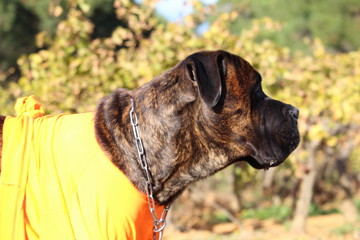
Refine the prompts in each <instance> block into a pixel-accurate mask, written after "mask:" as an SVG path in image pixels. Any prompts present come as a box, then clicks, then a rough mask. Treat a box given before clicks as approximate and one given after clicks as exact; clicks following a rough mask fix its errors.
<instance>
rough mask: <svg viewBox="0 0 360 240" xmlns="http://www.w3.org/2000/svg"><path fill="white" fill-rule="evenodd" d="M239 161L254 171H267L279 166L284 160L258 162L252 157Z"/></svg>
mask: <svg viewBox="0 0 360 240" xmlns="http://www.w3.org/2000/svg"><path fill="white" fill-rule="evenodd" d="M240 161H246V162H247V163H249V164H250V165H251V166H252V167H253V168H255V169H265V170H268V169H269V168H270V167H276V166H278V165H280V164H281V163H282V162H283V161H284V160H280V161H278V160H271V161H261V162H260V161H258V160H256V159H255V158H254V157H252V156H248V157H244V158H242V159H241V160H240Z"/></svg>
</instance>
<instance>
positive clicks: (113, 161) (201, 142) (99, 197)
mask: <svg viewBox="0 0 360 240" xmlns="http://www.w3.org/2000/svg"><path fill="white" fill-rule="evenodd" d="M261 81H262V78H261V75H260V74H259V73H258V72H257V71H256V70H255V69H254V68H253V67H252V66H251V65H250V64H249V63H248V62H247V61H245V60H244V59H242V58H241V57H239V56H236V55H233V54H231V53H228V52H226V51H222V50H219V51H202V52H197V53H194V54H192V55H190V56H188V57H187V58H186V59H184V60H183V61H181V62H180V63H178V64H177V65H176V66H175V67H173V68H172V69H170V70H168V71H166V72H164V73H163V74H161V75H159V76H157V77H155V78H154V79H153V80H152V81H150V82H148V83H146V84H144V85H143V86H141V87H139V88H137V89H135V90H132V91H131V90H126V89H118V90H116V91H114V92H113V93H112V94H110V95H108V96H106V97H104V98H103V99H101V100H100V102H99V104H98V107H97V109H96V111H95V112H94V113H87V114H85V115H83V114H75V115H60V117H59V116H53V117H50V121H53V122H55V123H50V124H49V126H48V125H46V126H45V127H44V128H50V125H56V124H57V121H61V122H62V123H63V125H64V126H62V125H61V126H60V127H57V130H56V132H54V133H52V134H51V137H49V136H48V135H49V134H47V135H46V136H47V137H42V140H45V141H47V142H46V143H45V142H44V141H41V140H36V144H35V143H34V144H33V145H39V147H41V148H42V151H40V152H46V151H50V148H51V149H53V148H54V149H55V148H58V149H55V150H56V151H55V150H54V151H55V152H54V153H49V154H48V155H49V158H50V155H51V157H52V156H54V157H57V158H59V159H60V160H61V161H62V162H63V163H61V164H59V163H44V164H43V165H46V166H48V165H49V166H50V167H49V168H51V169H55V172H52V173H41V171H42V170H41V169H40V170H39V169H38V170H31V171H30V170H28V172H26V171H25V170H21V174H23V172H25V175H26V176H28V175H29V176H28V180H22V181H24V182H25V183H24V184H25V187H24V186H22V187H23V193H22V194H21V196H20V197H19V194H18V193H17V195H16V197H15V199H17V201H20V203H18V205H17V206H16V207H13V208H14V210H13V212H16V213H17V215H16V214H15V215H16V216H17V218H21V219H22V220H21V221H20V220H19V221H20V223H21V224H20V227H18V228H14V227H9V226H7V228H10V229H12V230H11V231H10V230H9V231H8V232H7V234H8V235H7V236H6V237H8V238H6V237H2V238H1V239H15V238H14V236H15V235H14V234H17V235H16V236H17V237H19V236H20V235H21V237H19V238H16V239H26V238H29V239H37V237H39V236H40V237H42V236H45V238H46V239H73V238H74V239H90V238H94V239H103V238H104V239H136V238H138V239H151V238H152V233H151V229H152V228H153V226H152V225H153V224H152V219H151V218H152V216H154V214H153V215H152V213H149V209H148V207H147V204H149V205H150V206H151V205H153V206H155V207H154V208H152V210H151V211H152V212H155V213H156V214H158V215H159V214H160V215H161V213H162V212H163V213H164V209H165V208H164V206H168V205H170V204H171V203H172V202H173V201H174V200H175V199H176V198H177V197H178V196H179V195H180V194H181V193H182V191H183V190H184V189H185V188H186V187H187V186H188V185H189V184H191V183H193V182H195V181H197V180H199V179H203V178H206V177H208V176H210V175H212V174H214V173H216V172H218V171H219V170H221V169H224V168H225V167H227V166H229V165H231V164H233V163H235V162H239V161H246V162H248V163H249V164H250V165H251V166H252V167H254V168H256V169H268V168H270V167H275V166H277V165H279V164H281V163H282V162H283V161H284V160H285V159H286V158H287V157H288V156H289V154H290V153H291V152H293V151H294V150H295V148H296V147H297V146H298V144H299V139H300V136H299V131H298V127H297V119H298V115H299V110H298V109H297V108H295V107H293V106H291V105H289V104H285V103H283V102H281V101H277V100H274V99H271V98H270V97H268V96H267V95H266V94H265V93H264V92H263V90H262V88H261ZM134 115H135V116H134ZM24 118H25V117H24ZM43 118H44V117H38V118H31V117H30V118H29V117H26V119H27V120H26V121H29V122H31V124H30V125H34V126H35V127H36V129H37V130H36V131H33V132H32V134H33V135H36V134H40V133H39V132H41V131H42V130H40V129H41V124H45V123H42V122H43ZM70 118H73V119H75V118H77V119H78V122H77V123H71V121H70V120H69V121H68V120H66V119H70ZM11 119H13V120H14V119H16V118H14V117H6V118H5V117H4V116H1V117H0V149H3V150H4V148H5V146H6V144H7V141H8V140H7V139H12V138H11V137H9V136H13V135H14V134H11V132H12V131H15V130H12V129H9V130H8V129H7V125H9V126H10V125H11V122H12V121H13V120H11ZM59 119H60V120H59ZM62 119H64V120H62ZM14 121H15V120H14ZM22 121H24V120H22ZM133 121H134V122H135V123H132V122H133ZM15 126H16V125H15ZM56 126H57V125H56ZM7 132H8V133H7ZM70 133H71V134H70ZM137 134H138V136H137ZM16 135H24V136H27V133H26V130H24V129H23V127H22V132H21V133H19V134H16ZM5 136H8V137H5ZM49 138H51V139H53V138H54V139H55V138H56V140H50V139H49ZM12 140H13V139H12ZM12 140H11V141H12ZM9 141H10V140H9ZM20 141H21V140H20ZM87 141H90V142H91V145H90V147H87V146H85V145H84V142H87ZM9 144H10V143H9ZM63 144H65V145H66V147H60V146H61V145H63ZM54 145H56V147H54ZM67 148H69V149H70V150H69V151H70V152H71V153H70V154H68V153H66V152H67V151H68V150H67ZM32 151H37V150H32ZM92 151H98V152H101V153H96V154H95V153H94V154H93V153H91V154H93V155H89V154H90V153H89V152H92ZM0 152H1V151H0ZM6 154H10V156H14V155H16V154H14V153H11V151H10V153H8V152H7V151H3V152H2V161H3V163H2V172H1V178H2V179H1V184H2V185H1V186H2V187H3V186H5V187H7V188H10V187H11V186H14V185H16V184H18V185H19V186H20V185H24V184H22V183H16V184H14V183H9V182H7V181H8V180H6V179H4V176H3V175H6V171H7V169H6V166H7V165H14V164H12V163H8V164H5V161H8V160H7V159H6V156H5V155H6ZM42 154H43V153H37V154H35V155H36V157H32V159H34V160H33V161H40V160H39V159H38V158H44V159H48V158H45V157H38V156H41V155H42ZM94 155H96V156H97V157H93V156H94ZM82 156H85V158H87V160H78V159H80V158H81V157H82ZM0 157H1V155H0ZM14 158H16V156H15V157H14ZM0 159H1V158H0ZM89 159H92V160H91V161H92V163H91V164H93V167H90V166H89V165H91V164H90V163H89V161H90V160H89ZM98 159H101V160H98ZM11 161H12V160H11ZM78 161H82V162H81V163H78ZM19 162H20V164H23V166H26V167H25V169H31V167H29V166H31V164H33V165H34V163H32V162H31V161H30V162H26V161H25V163H24V162H23V160H21V161H19ZM100 162H101V164H100ZM37 164H41V163H37ZM72 164H73V165H74V166H75V167H72ZM144 165H145V166H144ZM91 166H92V165H91ZM14 168H16V166H15V167H13V169H14ZM38 168H40V167H38ZM103 168H104V169H106V170H105V171H103V170H102V169H103ZM22 169H24V167H22ZM89 169H91V170H89ZM13 171H14V170H13ZM89 171H90V172H89ZM70 172H71V174H72V173H74V174H75V177H70V175H71V174H70ZM31 174H32V175H34V176H30V175H31ZM37 174H39V175H40V176H37ZM43 176H44V177H43ZM108 176H112V178H111V179H110V180H109V179H106V180H103V178H104V179H105V178H106V177H108ZM119 176H120V177H119ZM30 177H34V179H35V180H29V179H30ZM42 177H43V178H42ZM46 177H48V179H47V178H46ZM119 178H122V179H126V180H124V181H125V182H126V181H127V183H122V182H121V181H120V180H119ZM10 180H11V178H10ZM26 181H27V182H26ZM29 181H33V182H35V184H37V185H39V186H40V185H41V186H40V187H39V189H32V190H31V189H30V190H29V189H28V184H29ZM117 181H119V183H118V182H117ZM64 184H70V185H71V184H73V185H74V186H73V185H72V190H71V191H69V193H67V190H64V189H63V188H62V187H63V185H64ZM122 184H125V185H126V187H125V188H129V189H131V191H133V192H137V193H135V195H136V196H137V195H139V196H138V197H139V198H141V199H142V200H141V201H140V202H141V203H139V204H137V203H136V201H137V200H128V197H127V193H126V194H124V193H122V188H123V187H122ZM10 185H11V186H10ZM19 186H16V187H17V188H18V187H19ZM30 188H31V187H30ZM33 188H35V187H33ZM55 188H59V189H60V190H59V191H55V190H54V189H55ZM103 188H105V189H106V190H104V189H103ZM132 188H133V189H132ZM149 188H150V189H149ZM43 189H46V190H43ZM6 191H11V190H5V191H2V192H0V194H2V195H3V196H1V195H0V205H1V204H3V203H2V202H1V199H5V198H6V193H7V192H6ZM52 191H54V193H53V196H51V194H52V193H51V192H52ZM39 192H41V193H39ZM79 192H80V193H79ZM82 192H86V193H84V196H82V195H81V194H82ZM149 192H150V194H149ZM37 194H39V196H42V197H41V199H40V201H41V204H40V203H39V202H37V200H39V199H38V198H39V197H38V195H37ZM65 194H72V199H65V198H66V197H64V196H63V195H65ZM49 195H50V196H49ZM146 196H147V198H148V200H147V201H146ZM149 196H150V197H149ZM43 198H49V199H50V200H51V201H50V202H53V203H47V204H45V203H43V200H42V199H43ZM59 198H60V199H62V198H64V199H65V200H62V201H61V203H56V204H58V205H61V207H62V208H60V207H59V208H56V207H52V204H55V202H56V201H57V200H58V199H59ZM68 198H70V197H68ZM24 199H25V200H24ZM109 199H115V200H116V202H115V203H113V202H111V200H109ZM130 199H132V198H130ZM144 199H145V200H144ZM24 201H26V204H23V203H24ZM109 201H110V202H111V203H109ZM148 201H149V203H148ZM152 201H153V202H152ZM3 202H4V200H3ZM151 203H152V204H151ZM154 203H155V204H154ZM7 204H11V201H7ZM56 204H55V205H56ZM132 204H134V205H132ZM136 204H137V205H136ZM13 205H15V204H13ZM46 205H49V206H46ZM120 205H121V206H120ZM135 205H136V206H139V208H140V210H136V211H137V212H136V211H135V210H134V211H135V213H131V214H130V213H126V214H125V215H126V216H123V215H124V214H123V212H124V211H125V212H126V211H127V210H129V209H132V208H137V207H136V206H135ZM64 206H65V207H64ZM0 207H1V206H0ZM19 207H22V210H21V211H20V210H18V209H17V208H19ZM43 207H44V208H46V207H47V210H46V211H42V210H41V209H42V208H43ZM32 208H34V209H40V210H39V211H40V213H38V212H37V213H31V211H35V210H33V209H32ZM72 208H75V210H73V209H72ZM117 208H120V209H117ZM150 208H151V207H150ZM63 209H65V210H63ZM79 209H80V210H79ZM144 209H145V210H144ZM166 209H167V208H166ZM0 211H1V210H0ZM19 211H20V212H21V214H19V213H18V212H19ZM139 211H140V212H146V213H144V214H139ZM2 214H3V213H2ZM31 214H32V215H31ZM156 214H155V215H156ZM13 215H14V214H13ZM44 215H45V217H44ZM49 215H52V217H48V216H49ZM42 217H44V218H45V219H46V220H41V218H42ZM138 218H140V220H139V219H138ZM94 219H95V220H94ZM129 219H130V220H129ZM4 221H6V219H3V220H1V219H0V236H2V235H1V231H6V230H4V229H5V227H3V228H1V225H2V224H4ZM31 221H33V223H32V222H31ZM74 222H75V223H74ZM155 222H156V223H157V224H158V223H159V221H156V219H155ZM160 222H164V221H163V219H162V220H161V221H160ZM57 224H58V225H59V227H57ZM7 225H9V224H7ZM24 225H25V226H24ZM119 225H120V226H119ZM121 225H124V226H121ZM118 228H120V230H118ZM154 228H156V227H154ZM160 228H163V227H162V226H161V227H160ZM1 229H2V230H1ZM139 229H146V231H145V230H144V231H143V232H142V231H141V230H139ZM158 230H162V229H158ZM14 232H15V233H14ZM18 232H20V233H18ZM3 236H5V235H3ZM11 237H12V238H11Z"/></svg>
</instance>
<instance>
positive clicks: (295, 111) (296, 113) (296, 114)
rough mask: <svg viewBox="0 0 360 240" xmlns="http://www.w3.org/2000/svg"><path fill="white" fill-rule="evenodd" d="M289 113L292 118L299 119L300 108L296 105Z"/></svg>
mask: <svg viewBox="0 0 360 240" xmlns="http://www.w3.org/2000/svg"><path fill="white" fill-rule="evenodd" d="M289 115H290V116H291V117H292V118H295V119H298V118H299V109H297V108H296V107H291V108H290V110H289Z"/></svg>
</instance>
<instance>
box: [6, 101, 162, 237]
mask: <svg viewBox="0 0 360 240" xmlns="http://www.w3.org/2000/svg"><path fill="white" fill-rule="evenodd" d="M31 101H32V100H31ZM25 102H26V101H25ZM20 108H21V107H20ZM36 108H37V109H35V110H39V109H40V108H39V107H36ZM29 109H33V108H32V107H30V108H29ZM30 115H31V114H30ZM32 116H34V115H32ZM35 116H38V117H37V118H34V117H29V116H28V115H27V114H24V113H21V114H20V116H18V117H7V118H6V119H5V123H4V132H3V138H4V143H3V144H4V145H3V151H2V163H1V164H2V166H1V167H2V168H1V169H2V172H1V177H0V183H1V185H0V239H1V240H25V239H30V240H33V239H45V240H48V239H49V240H57V239H59V240H60V239H61V240H64V239H66V240H69V239H78V240H86V239H94V240H101V239H146V240H147V239H152V218H151V215H150V212H149V209H148V205H147V199H146V196H145V194H143V193H141V192H139V191H138V190H137V189H136V188H135V187H134V186H133V185H132V184H131V182H130V181H129V180H128V179H127V178H126V176H125V175H124V174H123V173H122V172H121V171H120V170H119V169H118V168H117V167H116V166H115V165H113V164H112V162H111V161H110V160H109V159H108V158H107V157H106V156H105V155H104V153H103V152H102V151H101V149H100V147H99V145H98V143H97V141H96V139H95V135H94V120H93V118H94V114H93V113H84V114H74V115H64V114H62V115H58V116H43V117H39V114H36V115H35ZM162 209H163V208H162V207H160V206H159V207H157V209H156V211H157V213H158V214H160V213H161V211H162Z"/></svg>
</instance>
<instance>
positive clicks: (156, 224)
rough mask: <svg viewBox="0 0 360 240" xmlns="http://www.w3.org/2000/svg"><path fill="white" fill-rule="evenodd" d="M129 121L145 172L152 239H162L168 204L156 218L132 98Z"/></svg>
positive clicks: (150, 182)
mask: <svg viewBox="0 0 360 240" xmlns="http://www.w3.org/2000/svg"><path fill="white" fill-rule="evenodd" d="M130 122H131V126H132V129H133V133H134V138H135V145H136V149H137V152H138V157H139V161H140V164H141V167H142V169H144V172H145V178H146V179H145V181H146V188H145V189H146V195H147V199H148V205H149V210H150V213H151V216H152V219H153V231H154V240H155V239H156V236H157V235H158V238H157V239H158V240H161V239H162V236H163V230H164V228H165V227H166V215H167V213H168V211H169V208H170V206H165V208H164V210H163V211H162V213H161V216H160V219H158V218H157V216H156V211H155V205H156V204H155V199H154V194H153V185H152V181H151V176H150V171H149V167H148V163H147V160H146V155H145V150H144V145H143V143H142V140H141V138H140V134H139V128H138V126H139V124H138V123H139V122H138V118H137V115H136V113H135V103H134V99H131V110H130Z"/></svg>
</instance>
